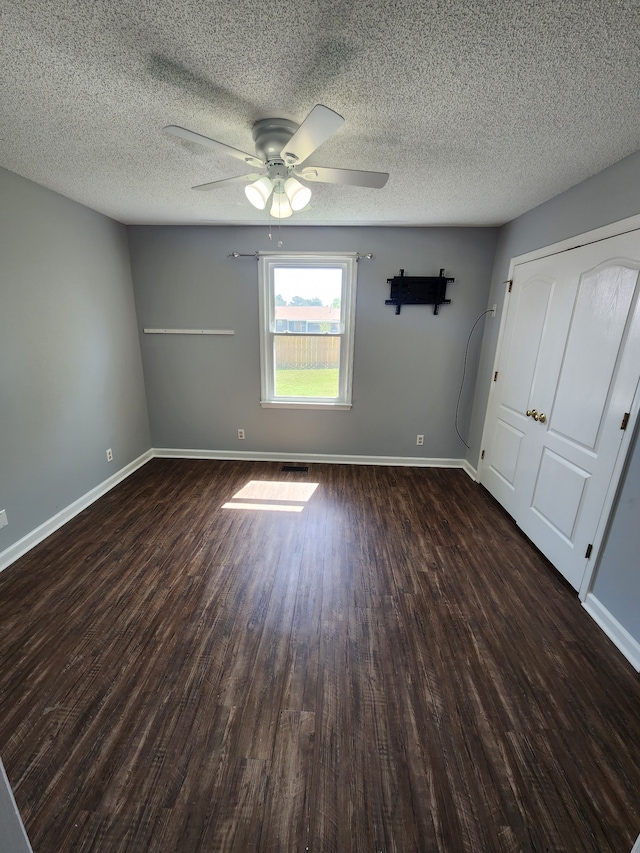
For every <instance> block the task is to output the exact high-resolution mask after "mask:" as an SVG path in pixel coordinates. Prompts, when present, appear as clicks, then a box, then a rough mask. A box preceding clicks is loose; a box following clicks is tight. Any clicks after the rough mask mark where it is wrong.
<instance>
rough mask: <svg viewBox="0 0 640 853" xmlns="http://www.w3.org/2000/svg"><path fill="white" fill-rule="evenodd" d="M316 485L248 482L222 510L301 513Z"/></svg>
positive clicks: (264, 481) (274, 481) (269, 481)
mask: <svg viewBox="0 0 640 853" xmlns="http://www.w3.org/2000/svg"><path fill="white" fill-rule="evenodd" d="M318 485H319V484H318V483H289V482H283V481H278V480H250V481H249V482H248V483H247V485H246V486H243V487H242V488H241V489H240V491H238V492H236V493H235V495H234V496H233V497H232V498H231V500H230V501H227V503H225V504H223V505H222V509H252V510H262V511H267V512H302V510H303V509H304V507H305V504H306V503H307V501H309V500H310V499H311V497H312V495H313V493H314V492H315V490H316V489H317V488H318Z"/></svg>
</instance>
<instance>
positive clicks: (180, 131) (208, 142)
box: [164, 124, 264, 167]
mask: <svg viewBox="0 0 640 853" xmlns="http://www.w3.org/2000/svg"><path fill="white" fill-rule="evenodd" d="M164 129H165V130H166V131H167V133H170V134H171V135H172V136H177V137H179V138H180V139H186V141H187V142H195V143H196V144H197V145H204V147H205V148H211V149H212V150H213V151H220V152H221V153H223V154H230V155H231V156H232V157H236V158H237V159H238V160H242V162H243V163H248V164H249V166H254V167H256V166H258V167H259V166H264V163H263V162H262V160H260V159H259V158H258V157H256V156H255V154H248V153H247V152H246V151H240V150H239V149H238V148H232V147H231V146H230V145H225V144H224V142H218V141H217V140H215V139H209V137H208V136H202V135H201V134H200V133H194V131H193V130H187V128H186V127H178V125H177V124H170V125H168V126H167V127H165V128H164Z"/></svg>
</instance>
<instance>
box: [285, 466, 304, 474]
mask: <svg viewBox="0 0 640 853" xmlns="http://www.w3.org/2000/svg"><path fill="white" fill-rule="evenodd" d="M280 470H281V471H298V472H299V473H301V474H307V473H308V472H309V466H308V465H283V466H282V468H281V469H280Z"/></svg>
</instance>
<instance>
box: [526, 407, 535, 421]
mask: <svg viewBox="0 0 640 853" xmlns="http://www.w3.org/2000/svg"><path fill="white" fill-rule="evenodd" d="M527 417H528V418H533V419H534V421H537V420H538V413H537V412H536V410H535V409H527Z"/></svg>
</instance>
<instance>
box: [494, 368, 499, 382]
mask: <svg viewBox="0 0 640 853" xmlns="http://www.w3.org/2000/svg"><path fill="white" fill-rule="evenodd" d="M497 380H498V371H497V370H496V372H495V373H494V374H493V381H494V382H497Z"/></svg>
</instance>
